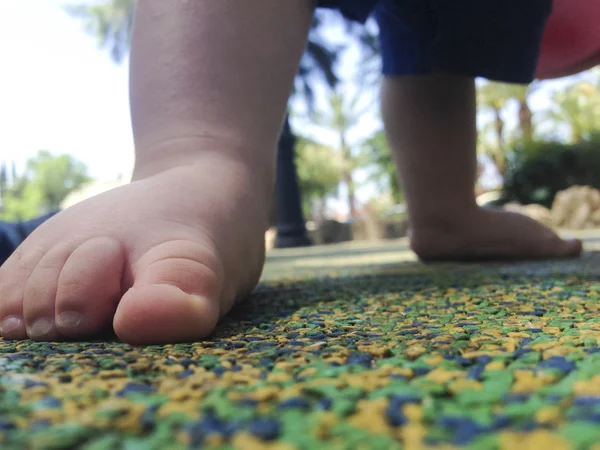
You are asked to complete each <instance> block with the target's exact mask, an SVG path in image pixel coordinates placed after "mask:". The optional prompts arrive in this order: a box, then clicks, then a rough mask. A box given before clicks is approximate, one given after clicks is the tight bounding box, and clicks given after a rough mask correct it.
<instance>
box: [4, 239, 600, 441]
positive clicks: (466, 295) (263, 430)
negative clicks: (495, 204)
mask: <svg viewBox="0 0 600 450" xmlns="http://www.w3.org/2000/svg"><path fill="white" fill-rule="evenodd" d="M298 254H299V253H294V252H274V253H272V254H271V256H270V261H269V263H268V266H267V269H266V272H265V276H264V279H263V284H262V285H261V286H260V287H259V288H258V289H257V291H256V293H255V294H254V296H253V297H252V298H251V299H249V301H247V302H246V303H244V304H242V305H241V306H239V307H238V308H237V309H236V310H235V311H234V312H233V313H232V314H231V316H230V317H229V318H228V319H227V320H226V321H225V322H223V323H222V324H221V325H220V326H219V328H218V330H217V332H216V333H215V335H214V336H213V337H212V338H211V339H210V340H207V341H205V342H199V343H195V344H185V345H167V346H152V347H145V348H134V347H131V346H128V345H123V344H121V343H118V342H115V341H110V340H105V341H96V342H88V343H75V342H70V343H34V342H31V341H25V342H20V343H17V342H11V341H2V340H0V449H2V450H12V449H19V450H20V449H28V448H31V449H39V450H41V449H79V448H81V449H86V450H92V449H93V450H101V449H106V450H109V449H110V450H113V449H126V450H134V449H135V450H137V449H161V450H162V449H186V448H226V449H229V448H231V449H234V448H235V449H251V450H252V449H273V450H275V449H281V450H283V449H296V448H298V449H401V448H404V449H409V450H413V449H428V448H439V449H451V448H470V449H511V450H512V449H536V450H537V449H567V448H571V449H588V448H590V449H594V448H595V449H600V446H599V445H598V444H596V443H600V311H599V310H600V285H599V284H598V282H597V281H598V279H599V276H600V254H599V253H593V252H592V253H588V254H586V255H585V256H584V257H583V258H581V259H578V260H569V261H560V262H542V263H527V264H495V265H440V266H423V265H420V264H418V263H416V262H414V261H411V257H410V256H407V255H408V254H407V253H406V251H405V249H404V248H403V247H402V245H401V244H398V243H385V244H379V245H378V246H365V245H363V246H346V247H344V246H340V247H330V248H328V249H322V248H321V249H311V250H310V251H308V252H306V253H305V254H304V256H303V257H302V258H296V255H298Z"/></svg>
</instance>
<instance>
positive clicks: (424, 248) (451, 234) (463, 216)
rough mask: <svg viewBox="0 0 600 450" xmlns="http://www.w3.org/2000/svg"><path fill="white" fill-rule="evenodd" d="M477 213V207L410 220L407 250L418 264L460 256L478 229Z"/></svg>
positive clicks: (478, 209) (478, 216) (420, 216)
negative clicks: (452, 255) (412, 252)
mask: <svg viewBox="0 0 600 450" xmlns="http://www.w3.org/2000/svg"><path fill="white" fill-rule="evenodd" d="M481 212H482V211H481V209H480V208H479V207H477V206H475V207H472V208H464V209H461V210H457V211H453V212H452V213H444V212H443V211H440V212H438V213H431V214H427V215H424V214H420V215H417V217H416V218H414V219H413V218H411V219H410V230H409V237H410V246H411V249H412V250H413V251H414V252H415V253H416V254H417V256H419V258H420V259H422V260H425V261H427V260H434V259H440V258H443V256H444V255H445V254H448V255H451V254H455V253H457V252H460V251H461V249H462V247H463V246H464V245H466V244H467V243H468V240H469V239H468V237H469V235H470V234H471V233H472V230H473V227H475V228H476V227H478V226H479V225H477V223H479V218H480V213H481Z"/></svg>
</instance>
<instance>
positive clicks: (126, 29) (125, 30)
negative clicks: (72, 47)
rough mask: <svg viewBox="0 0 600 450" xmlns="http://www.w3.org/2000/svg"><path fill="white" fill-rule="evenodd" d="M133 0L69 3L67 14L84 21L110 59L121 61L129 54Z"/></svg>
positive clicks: (86, 28) (88, 30)
mask: <svg viewBox="0 0 600 450" xmlns="http://www.w3.org/2000/svg"><path fill="white" fill-rule="evenodd" d="M134 7H135V0H106V1H103V2H99V3H95V4H92V5H90V4H81V5H69V6H67V7H66V10H67V12H68V13H69V14H71V15H72V16H74V17H77V18H79V19H81V20H83V21H84V26H85V30H86V31H87V32H88V33H90V34H92V35H93V36H94V37H95V38H96V39H97V41H98V45H99V46H100V47H101V48H108V50H109V52H110V55H111V57H112V59H113V60H114V61H115V62H116V63H121V62H123V60H124V59H125V57H126V56H127V55H128V54H129V48H130V45H131V28H132V26H133V12H134Z"/></svg>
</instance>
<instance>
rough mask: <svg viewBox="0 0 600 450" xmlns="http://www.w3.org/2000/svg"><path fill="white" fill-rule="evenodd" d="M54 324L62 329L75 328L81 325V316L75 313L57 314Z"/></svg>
mask: <svg viewBox="0 0 600 450" xmlns="http://www.w3.org/2000/svg"><path fill="white" fill-rule="evenodd" d="M56 323H57V324H58V326H59V327H62V328H75V327H77V326H78V325H79V324H80V323H81V314H79V313H78V312H75V311H65V312H64V313H61V314H59V316H58V318H57V319H56Z"/></svg>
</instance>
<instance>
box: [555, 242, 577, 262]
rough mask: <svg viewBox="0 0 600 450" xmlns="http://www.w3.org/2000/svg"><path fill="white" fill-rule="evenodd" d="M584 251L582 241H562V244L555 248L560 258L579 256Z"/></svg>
mask: <svg viewBox="0 0 600 450" xmlns="http://www.w3.org/2000/svg"><path fill="white" fill-rule="evenodd" d="M582 251H583V243H582V241H581V240H580V239H561V242H560V244H559V245H558V246H557V247H556V248H555V252H556V253H557V254H558V256H562V257H565V258H572V257H576V256H579V255H580V254H581V252H582Z"/></svg>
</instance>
